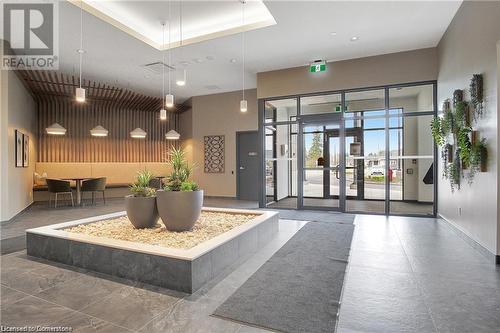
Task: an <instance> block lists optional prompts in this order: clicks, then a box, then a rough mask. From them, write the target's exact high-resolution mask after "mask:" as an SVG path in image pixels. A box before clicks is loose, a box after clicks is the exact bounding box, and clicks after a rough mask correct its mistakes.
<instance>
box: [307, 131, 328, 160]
mask: <svg viewBox="0 0 500 333" xmlns="http://www.w3.org/2000/svg"><path fill="white" fill-rule="evenodd" d="M305 130H306V128H304V131H305ZM323 135H324V134H323V131H321V132H319V131H317V132H313V133H304V135H303V136H304V167H306V168H323V166H322V165H320V164H319V160H320V159H323V158H324V156H323V155H324V147H323Z"/></svg>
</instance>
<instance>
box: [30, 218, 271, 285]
mask: <svg viewBox="0 0 500 333" xmlns="http://www.w3.org/2000/svg"><path fill="white" fill-rule="evenodd" d="M203 210H204V211H212V212H224V213H240V214H258V215H256V216H255V218H254V219H252V220H250V221H249V222H247V223H245V224H242V225H240V226H238V227H236V228H233V229H231V230H229V231H227V232H225V233H223V234H221V235H218V236H216V237H214V238H212V239H210V240H207V241H205V242H203V243H201V244H198V245H196V246H195V247H193V248H191V249H187V250H184V249H174V248H166V247H160V246H154V245H147V244H142V243H136V242H129V241H122V240H115V239H109V238H103V237H95V236H89V235H84V234H77V233H69V232H67V231H65V230H63V229H65V228H68V227H72V226H76V225H80V224H86V223H93V222H97V221H102V220H106V219H111V218H116V217H120V216H124V215H125V212H120V213H113V214H108V215H102V216H95V217H92V218H87V219H82V220H76V221H70V222H66V223H60V224H54V225H49V226H45V227H40V228H35V229H29V230H26V248H27V252H28V255H30V256H34V257H40V258H44V259H48V260H52V261H57V262H61V263H64V264H67V265H73V266H77V267H82V268H85V269H88V270H92V271H96V272H100V273H105V274H109V275H112V276H117V277H120V278H126V279H130V280H134V281H140V282H144V283H148V284H152V285H156V286H160V287H164V288H169V289H173V290H179V291H182V292H186V293H193V292H195V291H196V290H198V289H199V288H201V287H202V286H203V285H204V284H206V283H207V282H209V281H210V280H212V279H213V278H215V277H217V276H219V275H220V274H221V273H223V272H225V271H226V269H227V268H228V267H229V266H230V265H231V264H234V263H235V262H237V261H238V260H240V259H243V258H245V257H248V256H249V255H251V254H252V253H254V252H256V251H257V250H258V249H260V248H262V247H263V246H264V245H265V244H267V243H268V242H269V241H270V240H271V239H272V238H273V237H274V236H275V235H276V234H277V232H278V219H279V217H278V213H275V212H267V211H266V212H264V211H254V210H240V209H222V208H203ZM226 273H227V272H226Z"/></svg>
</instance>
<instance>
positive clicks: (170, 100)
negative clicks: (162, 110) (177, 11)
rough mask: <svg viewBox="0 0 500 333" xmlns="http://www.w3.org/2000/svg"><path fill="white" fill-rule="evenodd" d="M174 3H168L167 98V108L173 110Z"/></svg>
mask: <svg viewBox="0 0 500 333" xmlns="http://www.w3.org/2000/svg"><path fill="white" fill-rule="evenodd" d="M171 2H172V1H168V95H167V96H165V106H166V107H167V108H171V107H173V106H174V95H172V73H171V72H172V51H171V44H170V43H171V39H170V37H171V30H172V26H171V22H172V15H171V13H172V10H171V9H172V7H171V6H170V3H171Z"/></svg>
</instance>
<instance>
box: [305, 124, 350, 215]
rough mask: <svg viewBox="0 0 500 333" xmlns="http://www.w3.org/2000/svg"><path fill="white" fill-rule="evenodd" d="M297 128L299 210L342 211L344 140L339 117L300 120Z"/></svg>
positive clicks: (343, 195) (343, 194)
mask: <svg viewBox="0 0 500 333" xmlns="http://www.w3.org/2000/svg"><path fill="white" fill-rule="evenodd" d="M299 125H300V126H299V127H300V128H299V139H298V143H299V145H300V149H299V152H300V156H299V163H298V167H299V172H298V173H299V193H298V206H299V208H303V209H325V210H342V209H343V208H344V200H343V198H344V197H345V193H344V188H345V187H344V186H342V184H343V183H344V181H345V173H344V171H343V170H344V168H343V163H344V162H343V159H344V158H343V156H342V153H343V151H344V149H343V146H344V141H345V140H344V136H343V128H342V123H341V117H340V115H335V116H334V117H321V116H320V117H317V116H304V117H302V118H301V120H300V124H299Z"/></svg>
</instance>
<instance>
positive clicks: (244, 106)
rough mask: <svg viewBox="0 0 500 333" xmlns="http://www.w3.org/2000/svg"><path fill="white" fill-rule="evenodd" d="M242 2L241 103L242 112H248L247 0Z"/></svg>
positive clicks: (241, 0)
mask: <svg viewBox="0 0 500 333" xmlns="http://www.w3.org/2000/svg"><path fill="white" fill-rule="evenodd" d="M240 2H241V23H242V24H241V26H242V27H243V32H242V33H241V59H242V74H243V80H242V90H241V93H242V99H241V101H240V111H241V112H247V110H248V103H247V100H246V99H245V4H246V0H240Z"/></svg>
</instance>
